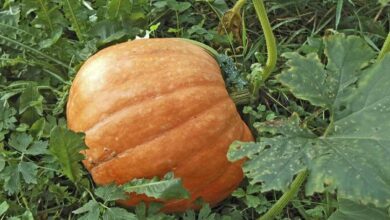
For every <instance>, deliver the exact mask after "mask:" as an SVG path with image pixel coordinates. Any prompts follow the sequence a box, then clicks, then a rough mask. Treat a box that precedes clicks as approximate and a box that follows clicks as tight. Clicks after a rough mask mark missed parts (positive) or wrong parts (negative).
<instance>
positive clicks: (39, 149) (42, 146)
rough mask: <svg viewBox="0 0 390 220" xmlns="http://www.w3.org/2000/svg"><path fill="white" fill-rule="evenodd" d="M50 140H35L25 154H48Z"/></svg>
mask: <svg viewBox="0 0 390 220" xmlns="http://www.w3.org/2000/svg"><path fill="white" fill-rule="evenodd" d="M47 146H48V142H47V141H34V143H33V144H32V145H31V147H30V148H28V149H27V150H26V151H25V154H28V155H33V156H36V155H40V154H48V153H49V152H48V150H47Z"/></svg>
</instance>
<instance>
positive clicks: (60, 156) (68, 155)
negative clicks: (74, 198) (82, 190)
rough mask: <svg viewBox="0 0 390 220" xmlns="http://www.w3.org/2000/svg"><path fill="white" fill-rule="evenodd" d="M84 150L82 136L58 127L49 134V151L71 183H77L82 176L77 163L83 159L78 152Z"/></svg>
mask: <svg viewBox="0 0 390 220" xmlns="http://www.w3.org/2000/svg"><path fill="white" fill-rule="evenodd" d="M85 148H86V147H85V144H84V140H83V135H82V134H77V133H74V132H72V131H70V130H68V129H66V128H63V127H59V126H57V127H55V128H54V129H53V130H52V131H51V133H50V143H49V150H50V152H51V154H52V155H53V156H55V157H56V158H57V160H58V162H59V163H60V165H61V171H62V173H63V174H64V175H65V176H67V177H68V178H69V179H70V180H72V181H73V182H77V181H78V180H80V178H81V176H82V168H81V166H80V164H79V162H80V161H81V160H82V159H83V158H84V157H83V155H82V154H80V153H79V152H80V151H81V150H83V149H85Z"/></svg>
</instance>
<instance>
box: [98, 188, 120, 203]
mask: <svg viewBox="0 0 390 220" xmlns="http://www.w3.org/2000/svg"><path fill="white" fill-rule="evenodd" d="M95 194H96V195H97V196H98V197H100V198H101V199H103V200H104V201H105V202H109V201H116V200H119V199H127V195H126V192H125V191H124V190H123V189H122V188H120V187H118V186H116V185H115V184H109V185H107V186H102V187H99V188H97V189H96V190H95Z"/></svg>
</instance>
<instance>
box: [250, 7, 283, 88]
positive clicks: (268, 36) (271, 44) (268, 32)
mask: <svg viewBox="0 0 390 220" xmlns="http://www.w3.org/2000/svg"><path fill="white" fill-rule="evenodd" d="M253 5H254V6H255V10H256V14H257V17H258V18H259V20H260V24H261V28H263V32H264V35H265V42H266V45H267V53H268V56H267V63H266V65H265V67H264V71H263V75H262V80H263V81H265V80H266V79H267V78H268V77H269V76H270V74H271V73H272V71H273V70H274V69H275V66H276V61H277V57H278V51H277V48H276V40H275V36H274V33H273V32H272V28H271V24H270V23H269V20H268V16H267V11H266V10H265V6H264V2H263V0H253Z"/></svg>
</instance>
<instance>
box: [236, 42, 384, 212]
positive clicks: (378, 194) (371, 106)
mask: <svg viewBox="0 0 390 220" xmlns="http://www.w3.org/2000/svg"><path fill="white" fill-rule="evenodd" d="M363 42H364V41H363V40H361V39H359V38H357V37H348V38H346V37H344V36H342V35H336V36H333V37H328V38H327V39H325V47H326V56H327V61H328V62H327V65H324V64H321V63H320V61H319V59H318V58H317V57H316V56H315V55H313V54H309V55H308V56H307V57H302V56H300V55H298V54H297V53H293V54H289V55H287V57H288V58H289V59H290V61H289V69H288V70H286V71H284V72H283V73H282V74H281V75H280V76H279V77H278V78H279V79H280V80H281V82H282V83H283V84H285V85H286V86H287V87H288V88H289V89H290V90H291V91H292V93H293V94H295V95H296V96H297V97H299V98H302V99H305V100H308V101H310V102H311V103H312V104H314V105H319V106H325V107H327V108H328V110H329V111H330V115H331V116H330V117H331V119H330V120H331V123H330V125H329V127H328V129H327V132H326V133H325V134H324V135H322V136H321V137H317V136H315V135H313V134H312V133H311V132H310V131H309V130H308V129H306V128H303V127H302V125H300V122H299V118H298V116H296V115H293V116H292V118H290V119H289V120H282V121H277V122H272V123H259V124H257V125H256V127H257V129H258V130H259V131H260V132H262V133H263V134H266V133H268V134H271V137H264V138H262V139H261V140H260V142H259V143H236V144H235V145H233V146H232V148H231V150H230V152H229V158H230V159H231V160H237V159H240V158H243V157H245V156H247V157H249V158H250V159H251V160H249V161H248V162H246V163H245V165H244V171H245V173H246V174H247V175H248V176H249V177H250V178H251V179H252V182H253V183H255V182H263V183H264V188H263V190H264V191H267V190H270V189H276V190H283V189H285V187H286V186H287V185H288V184H289V183H290V182H291V179H292V177H293V175H294V174H296V173H298V172H299V171H300V170H302V169H308V170H309V171H310V175H309V177H308V181H307V184H306V194H308V195H312V194H313V193H315V192H324V191H325V190H328V191H334V192H337V194H338V196H339V197H340V198H348V199H351V200H354V201H358V202H361V203H363V204H367V203H371V204H374V205H376V206H381V207H386V206H389V205H390V199H389V198H390V160H389V159H388V155H389V153H390V135H389V134H390V95H389V94H390V74H389V70H390V55H388V56H386V57H385V58H384V59H383V60H382V62H380V63H377V64H374V65H372V66H370V67H367V62H368V61H369V58H370V57H371V54H372V51H371V50H370V49H369V48H368V47H367V46H365V45H364V43H363ZM355 56H356V57H355ZM362 67H366V68H365V69H362ZM253 146H255V147H254V148H253ZM250 147H252V148H253V149H250V150H248V149H247V148H250Z"/></svg>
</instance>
